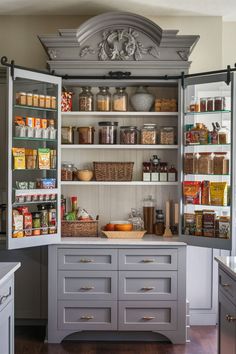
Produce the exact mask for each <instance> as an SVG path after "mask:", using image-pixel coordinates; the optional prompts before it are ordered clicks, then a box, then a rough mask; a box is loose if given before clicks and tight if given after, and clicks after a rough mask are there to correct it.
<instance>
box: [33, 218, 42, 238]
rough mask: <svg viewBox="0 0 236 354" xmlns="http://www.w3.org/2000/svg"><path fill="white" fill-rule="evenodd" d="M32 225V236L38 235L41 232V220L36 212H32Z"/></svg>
mask: <svg viewBox="0 0 236 354" xmlns="http://www.w3.org/2000/svg"><path fill="white" fill-rule="evenodd" d="M32 226H33V236H39V235H40V233H41V230H40V227H41V221H40V214H39V213H38V212H35V213H32Z"/></svg>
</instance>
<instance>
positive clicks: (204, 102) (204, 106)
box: [200, 97, 207, 112]
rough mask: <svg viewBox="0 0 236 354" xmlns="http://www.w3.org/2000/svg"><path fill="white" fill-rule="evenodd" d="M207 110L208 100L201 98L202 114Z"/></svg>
mask: <svg viewBox="0 0 236 354" xmlns="http://www.w3.org/2000/svg"><path fill="white" fill-rule="evenodd" d="M206 110H207V99H206V98H205V97H202V98H200V112H206Z"/></svg>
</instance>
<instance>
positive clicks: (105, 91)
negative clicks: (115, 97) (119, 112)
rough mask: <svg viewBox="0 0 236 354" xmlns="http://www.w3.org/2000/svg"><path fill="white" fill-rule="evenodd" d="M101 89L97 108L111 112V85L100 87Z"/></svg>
mask: <svg viewBox="0 0 236 354" xmlns="http://www.w3.org/2000/svg"><path fill="white" fill-rule="evenodd" d="M99 90H100V91H99V92H98V93H97V95H96V110H97V111H103V112H109V111H110V110H111V94H110V92H109V87H99Z"/></svg>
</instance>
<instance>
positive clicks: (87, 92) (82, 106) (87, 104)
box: [79, 86, 93, 112]
mask: <svg viewBox="0 0 236 354" xmlns="http://www.w3.org/2000/svg"><path fill="white" fill-rule="evenodd" d="M79 110H80V111H84V112H86V111H92V110H93V94H92V92H91V87H90V86H86V87H82V92H81V93H80V94H79Z"/></svg>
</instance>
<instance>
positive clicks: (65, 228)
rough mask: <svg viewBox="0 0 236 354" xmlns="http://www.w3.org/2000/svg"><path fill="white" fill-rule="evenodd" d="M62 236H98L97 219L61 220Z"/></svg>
mask: <svg viewBox="0 0 236 354" xmlns="http://www.w3.org/2000/svg"><path fill="white" fill-rule="evenodd" d="M61 236H62V237H83V236H84V237H97V236H98V221H97V220H89V221H80V220H76V221H67V220H62V222H61Z"/></svg>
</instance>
